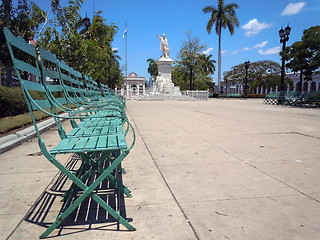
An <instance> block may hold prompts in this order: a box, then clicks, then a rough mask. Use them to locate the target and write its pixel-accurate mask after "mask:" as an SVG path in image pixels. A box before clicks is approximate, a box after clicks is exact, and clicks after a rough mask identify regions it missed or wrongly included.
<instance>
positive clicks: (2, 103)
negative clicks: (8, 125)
mask: <svg viewBox="0 0 320 240" xmlns="http://www.w3.org/2000/svg"><path fill="white" fill-rule="evenodd" d="M27 111H28V107H27V104H26V101H25V100H24V96H23V93H22V90H21V88H20V87H13V88H8V87H0V117H1V118H3V117H8V116H15V115H18V114H21V113H25V112H27Z"/></svg>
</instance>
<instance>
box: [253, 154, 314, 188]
mask: <svg viewBox="0 0 320 240" xmlns="http://www.w3.org/2000/svg"><path fill="white" fill-rule="evenodd" d="M254 165H255V166H256V167H257V168H258V169H261V170H262V171H264V172H266V173H268V174H269V175H271V176H273V177H275V178H277V179H279V180H281V181H283V182H285V183H286V184H288V185H290V186H292V187H294V188H296V189H298V190H299V191H301V192H304V193H313V192H320V186H319V172H320V165H319V159H318V158H315V159H305V158H300V157H299V156H298V158H297V159H292V160H288V161H278V162H255V163H254Z"/></svg>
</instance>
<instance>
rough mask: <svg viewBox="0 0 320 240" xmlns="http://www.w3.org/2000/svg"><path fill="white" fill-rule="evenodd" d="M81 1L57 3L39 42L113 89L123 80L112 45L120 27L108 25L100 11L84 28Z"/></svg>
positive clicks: (112, 24) (76, 67) (80, 70)
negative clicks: (49, 22) (65, 4)
mask: <svg viewBox="0 0 320 240" xmlns="http://www.w3.org/2000/svg"><path fill="white" fill-rule="evenodd" d="M82 3H83V0H71V1H69V5H68V6H66V7H61V6H60V5H59V4H56V5H55V6H54V7H53V12H54V14H55V17H54V19H53V24H48V26H47V27H46V30H45V32H44V34H43V35H42V36H41V37H40V40H39V44H40V45H42V46H44V48H46V49H48V50H50V51H51V52H53V53H55V54H56V55H57V56H58V58H60V59H63V60H64V61H65V62H67V64H68V65H69V66H71V67H73V68H74V69H75V70H77V71H79V72H81V73H83V74H87V75H88V76H91V77H92V78H93V79H95V80H97V81H99V82H102V83H105V84H108V85H109V87H112V88H113V87H114V86H116V85H120V84H121V82H122V81H123V77H122V74H121V71H120V64H119V62H118V56H117V53H116V52H115V51H114V49H113V48H112V42H113V39H114V37H115V34H116V32H117V30H118V27H117V26H116V25H115V24H114V23H110V24H106V20H105V19H104V18H103V17H102V16H101V14H102V12H101V11H98V12H97V13H96V14H95V16H94V17H93V19H92V23H91V24H90V26H89V27H88V28H85V29H84V28H83V23H84V22H83V18H81V16H80V13H79V11H80V7H81V6H82ZM59 29H61V30H59Z"/></svg>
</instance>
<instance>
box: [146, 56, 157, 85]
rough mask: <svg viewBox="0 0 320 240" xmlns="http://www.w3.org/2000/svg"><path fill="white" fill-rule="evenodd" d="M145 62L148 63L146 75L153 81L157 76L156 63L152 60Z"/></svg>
mask: <svg viewBox="0 0 320 240" xmlns="http://www.w3.org/2000/svg"><path fill="white" fill-rule="evenodd" d="M147 62H148V63H149V67H148V73H149V74H150V75H151V77H152V78H153V81H155V80H156V77H157V76H158V64H157V62H156V61H155V60H154V59H152V58H149V59H148V60H147Z"/></svg>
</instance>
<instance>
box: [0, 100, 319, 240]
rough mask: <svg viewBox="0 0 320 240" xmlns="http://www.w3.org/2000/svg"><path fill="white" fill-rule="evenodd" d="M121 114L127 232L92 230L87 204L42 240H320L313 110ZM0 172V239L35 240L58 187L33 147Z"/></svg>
mask: <svg viewBox="0 0 320 240" xmlns="http://www.w3.org/2000/svg"><path fill="white" fill-rule="evenodd" d="M127 115H128V117H129V120H130V122H131V123H132V124H133V126H134V128H135V130H136V137H137V138H136V145H135V147H134V148H133V150H132V151H131V152H130V154H129V156H128V157H127V158H126V159H125V160H124V162H123V165H122V166H123V167H124V168H125V170H126V172H127V174H126V175H124V176H123V182H124V184H125V185H126V186H128V187H129V189H130V190H131V191H132V195H133V197H132V198H124V199H123V205H124V210H125V214H126V217H127V219H130V223H131V224H132V225H133V226H134V227H135V228H136V229H137V231H134V232H130V231H127V230H126V229H125V228H124V227H123V226H118V225H117V224H116V223H115V222H108V221H107V222H106V221H103V220H102V221H101V217H100V215H99V214H97V212H99V211H100V210H99V208H98V207H97V206H95V205H94V204H93V202H91V201H87V202H86V203H87V212H85V214H84V216H85V217H84V218H83V219H80V220H79V219H75V220H74V222H71V223H70V222H69V223H66V224H65V225H63V226H62V227H60V228H58V229H56V230H55V231H54V232H53V233H52V234H50V235H49V237H50V238H51V239H121V240H122V239H124V240H126V239H134V240H136V239H138V240H140V239H146V240H149V239H166V240H168V239H170V240H171V239H172V240H178V239H179V240H180V239H183V240H184V239H203V240H205V239H281V240H282V239H288V240H289V239H290V240H292V239H312V240H314V239H320V224H319V222H320V184H319V182H318V181H319V180H320V157H319V153H320V151H319V150H320V124H319V122H320V110H319V109H314V108H293V107H289V106H278V105H265V104H263V103H262V100H261V99H250V100H228V99H224V100H221V99H210V100H209V101H194V102H182V101H157V102H146V101H140V102H139V101H133V100H131V101H127ZM63 124H64V126H65V127H66V129H67V130H70V129H71V127H70V126H69V123H68V122H67V121H65V122H64V123H63ZM43 137H44V139H45V142H46V143H47V144H48V146H49V148H50V146H51V147H53V146H54V145H55V144H57V143H58V139H59V137H58V135H57V133H56V130H55V128H53V129H50V130H48V131H46V132H45V133H43ZM70 158H71V156H69V155H65V156H62V157H60V160H61V162H62V163H67V164H71V163H70ZM0 164H1V169H2V171H1V174H0V193H1V194H0V239H28V240H31V239H38V238H39V236H40V235H41V233H42V232H43V231H44V230H45V229H46V227H48V225H49V224H50V223H52V222H53V221H54V219H55V217H56V216H57V214H58V212H59V210H60V208H61V204H62V203H61V202H60V200H61V196H59V195H56V194H55V193H54V191H53V189H54V188H55V189H57V188H58V187H57V186H58V185H59V186H61V189H63V188H66V187H67V185H68V181H65V180H63V178H62V177H61V176H60V175H59V174H58V171H57V170H56V168H55V167H54V166H52V165H51V163H50V162H48V161H47V160H46V159H45V157H43V156H42V155H41V154H40V153H39V147H38V144H37V140H36V139H35V138H34V139H32V140H30V141H28V142H25V143H23V144H22V145H20V146H17V147H16V148H14V149H12V150H10V151H8V152H6V153H3V154H1V155H0ZM75 164H76V163H75ZM64 184H65V186H64ZM94 211H96V212H95V213H93V212H94ZM90 215H93V216H96V220H92V219H91V220H90V221H89V220H88V219H89V218H90ZM78 216H80V214H78ZM81 216H82V215H81ZM78 218H80V217H78ZM118 229H119V230H118Z"/></svg>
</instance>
